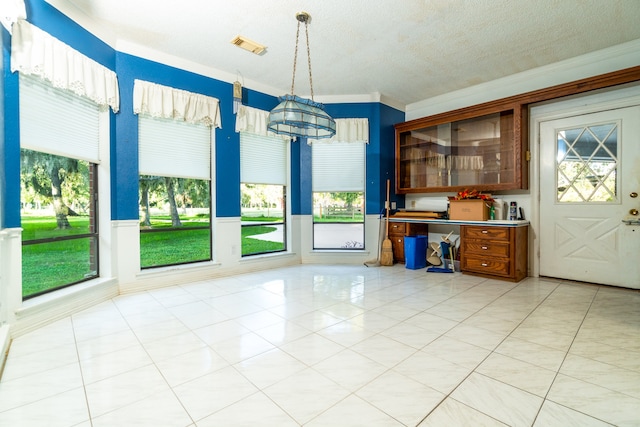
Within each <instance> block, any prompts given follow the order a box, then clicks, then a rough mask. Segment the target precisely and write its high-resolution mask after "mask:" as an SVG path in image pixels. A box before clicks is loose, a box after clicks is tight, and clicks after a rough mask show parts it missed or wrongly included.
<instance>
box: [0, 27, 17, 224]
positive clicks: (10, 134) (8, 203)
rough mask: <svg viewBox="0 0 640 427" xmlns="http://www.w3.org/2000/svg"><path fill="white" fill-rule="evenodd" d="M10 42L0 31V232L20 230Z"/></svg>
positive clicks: (15, 113) (13, 76)
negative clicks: (0, 102)
mask: <svg viewBox="0 0 640 427" xmlns="http://www.w3.org/2000/svg"><path fill="white" fill-rule="evenodd" d="M10 55H11V39H10V37H9V33H8V32H7V31H6V30H5V29H4V27H2V62H3V65H2V68H3V74H2V77H3V85H2V86H3V88H2V90H3V97H2V99H3V116H2V118H3V120H2V128H3V132H2V139H1V140H0V144H1V147H0V162H1V164H2V168H1V169H0V170H1V171H2V173H0V174H1V175H2V176H1V177H0V202H1V205H0V208H1V209H2V215H0V217H1V218H2V224H0V226H1V227H3V228H15V227H20V138H19V134H20V124H19V115H18V76H17V74H12V73H11V62H10V61H11V56H10Z"/></svg>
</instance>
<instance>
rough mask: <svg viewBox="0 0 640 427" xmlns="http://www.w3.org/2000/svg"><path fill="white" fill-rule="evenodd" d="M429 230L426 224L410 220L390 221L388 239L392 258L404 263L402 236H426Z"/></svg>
mask: <svg viewBox="0 0 640 427" xmlns="http://www.w3.org/2000/svg"><path fill="white" fill-rule="evenodd" d="M428 232H429V226H428V225H427V224H415V223H410V222H390V223H389V240H391V246H392V249H393V260H394V261H395V262H401V263H404V261H405V256H404V238H405V236H426V235H427V234H428Z"/></svg>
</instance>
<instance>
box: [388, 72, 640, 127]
mask: <svg viewBox="0 0 640 427" xmlns="http://www.w3.org/2000/svg"><path fill="white" fill-rule="evenodd" d="M636 81H640V66H635V67H630V68H625V69H622V70H618V71H613V72H611V73H606V74H600V75H598V76H594V77H587V78H585V79H580V80H575V81H573V82H569V83H563V84H559V85H556V86H551V87H548V88H545V89H538V90H534V91H531V92H525V93H521V94H519V95H514V96H510V97H507V98H501V99H497V100H494V101H489V102H484V103H482V104H477V105H472V106H470V107H464V108H459V109H457V110H453V111H447V112H444V113H440V114H435V115H433V116H428V117H422V118H419V119H414V120H411V121H408V122H403V123H398V124H396V126H395V127H396V130H397V131H399V132H403V131H406V130H411V129H416V128H420V127H427V126H433V125H434V124H440V123H443V122H449V121H452V120H464V119H466V118H471V117H477V116H479V115H485V114H491V113H494V112H498V111H502V110H506V109H510V108H514V107H515V106H517V105H519V106H523V107H524V106H526V105H529V104H533V103H536V102H542V101H548V100H551V99H556V98H561V97H563V96H569V95H576V94H579V93H584V92H589V91H592V90H597V89H604V88H607V87H612V86H617V85H621V84H625V83H631V82H636Z"/></svg>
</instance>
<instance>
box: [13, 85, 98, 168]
mask: <svg viewBox="0 0 640 427" xmlns="http://www.w3.org/2000/svg"><path fill="white" fill-rule="evenodd" d="M19 84H20V146H21V148H26V149H30V150H36V151H42V152H45V153H49V154H55V155H59V156H65V157H71V158H74V159H81V160H87V161H89V162H92V163H99V162H100V132H99V129H100V116H99V114H100V112H99V107H98V105H97V104H95V103H94V102H91V101H89V100H88V99H86V98H82V97H80V96H76V95H74V94H73V93H71V92H69V91H66V90H62V89H57V88H54V87H53V86H51V85H50V84H48V83H47V82H45V81H43V80H41V79H39V78H37V77H34V76H25V75H22V74H21V75H20V83H19Z"/></svg>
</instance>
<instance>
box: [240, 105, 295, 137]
mask: <svg viewBox="0 0 640 427" xmlns="http://www.w3.org/2000/svg"><path fill="white" fill-rule="evenodd" d="M268 122H269V112H268V111H265V110H260V109H258V108H252V107H247V106H246V105H241V106H240V108H238V112H237V114H236V132H246V133H252V134H254V135H259V136H269V137H277V138H282V139H284V140H286V141H288V140H290V139H291V137H288V136H285V135H278V134H275V133H273V132H269V131H268V130H267V123H268Z"/></svg>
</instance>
